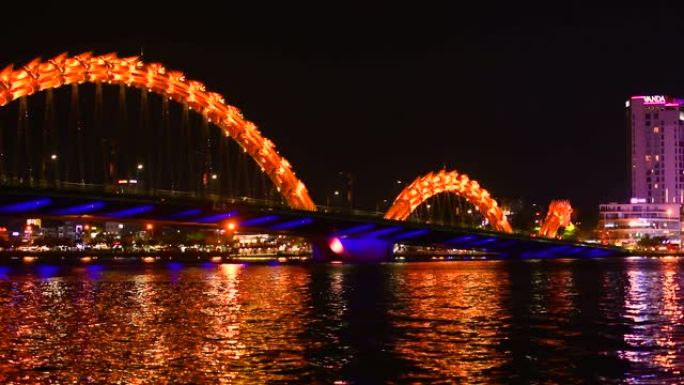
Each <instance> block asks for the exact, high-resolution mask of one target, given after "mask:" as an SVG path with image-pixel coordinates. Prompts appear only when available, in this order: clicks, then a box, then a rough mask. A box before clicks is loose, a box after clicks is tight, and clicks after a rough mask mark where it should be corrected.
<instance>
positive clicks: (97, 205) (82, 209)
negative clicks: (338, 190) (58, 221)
mask: <svg viewBox="0 0 684 385" xmlns="http://www.w3.org/2000/svg"><path fill="white" fill-rule="evenodd" d="M103 207H105V204H104V202H102V201H96V202H90V203H86V204H82V205H78V206H72V207H67V208H63V209H59V210H55V211H53V212H52V213H53V214H55V215H79V214H85V213H91V212H93V211H96V210H100V209H102V208H103Z"/></svg>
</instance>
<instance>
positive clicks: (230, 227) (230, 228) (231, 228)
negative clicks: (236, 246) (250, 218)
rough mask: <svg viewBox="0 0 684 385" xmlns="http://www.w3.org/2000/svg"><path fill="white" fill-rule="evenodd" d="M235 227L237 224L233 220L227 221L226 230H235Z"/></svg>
mask: <svg viewBox="0 0 684 385" xmlns="http://www.w3.org/2000/svg"><path fill="white" fill-rule="evenodd" d="M236 227H237V225H236V224H235V222H228V224H226V230H228V231H235V228H236Z"/></svg>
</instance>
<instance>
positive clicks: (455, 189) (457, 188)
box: [385, 170, 513, 233]
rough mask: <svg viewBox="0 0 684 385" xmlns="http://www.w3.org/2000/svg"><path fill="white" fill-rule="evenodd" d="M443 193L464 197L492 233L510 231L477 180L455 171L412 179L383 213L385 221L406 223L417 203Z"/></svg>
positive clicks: (500, 211) (493, 202) (499, 211)
mask: <svg viewBox="0 0 684 385" xmlns="http://www.w3.org/2000/svg"><path fill="white" fill-rule="evenodd" d="M443 192H449V193H454V194H457V195H460V196H462V197H464V198H465V199H466V200H467V201H468V202H470V203H471V204H472V205H474V206H475V207H477V209H478V210H479V211H480V213H482V215H483V216H484V217H485V218H486V219H487V220H488V221H489V223H490V225H491V226H492V227H493V228H494V229H495V230H498V231H503V232H506V233H511V232H513V230H512V229H511V225H510V224H509V223H508V219H507V218H506V215H505V214H504V212H503V210H501V208H500V207H499V205H498V203H496V201H495V200H494V199H492V197H491V196H490V195H489V192H488V191H487V190H485V189H483V188H481V187H480V184H479V183H477V181H474V180H470V178H468V176H467V175H463V174H459V173H458V172H456V171H446V170H441V171H439V172H437V173H434V172H431V173H429V174H427V175H424V176H420V177H418V178H416V179H415V180H414V181H413V183H411V184H410V185H409V186H407V187H406V188H405V189H404V190H403V191H402V192H401V193H400V194H399V196H397V199H395V200H394V203H393V204H392V207H390V208H389V210H387V213H386V214H385V218H386V219H394V220H402V221H403V220H406V219H407V218H408V217H409V215H411V213H412V212H413V210H415V209H416V207H418V206H419V205H420V204H421V203H423V202H425V201H426V200H428V199H430V198H431V197H432V196H434V195H437V194H440V193H443Z"/></svg>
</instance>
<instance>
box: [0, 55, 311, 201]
mask: <svg viewBox="0 0 684 385" xmlns="http://www.w3.org/2000/svg"><path fill="white" fill-rule="evenodd" d="M83 82H90V83H109V84H123V85H126V86H128V87H135V88H140V89H147V90H148V91H150V92H155V93H157V94H160V95H162V96H163V97H168V98H171V99H173V100H175V101H177V102H179V103H185V104H187V105H188V106H189V107H190V108H191V109H193V110H195V111H198V112H199V113H201V114H203V115H204V116H206V117H207V119H208V120H209V121H210V122H213V123H214V124H216V125H217V126H219V127H220V128H221V129H222V130H223V131H224V132H225V133H226V135H228V136H230V137H232V138H233V139H234V140H235V141H236V142H238V143H239V144H240V146H241V147H242V148H243V149H244V150H245V152H247V153H249V155H250V156H251V157H252V158H254V160H255V161H256V162H257V164H258V165H259V166H260V167H261V170H262V171H263V172H264V173H266V175H268V176H269V178H270V179H271V180H272V181H273V183H274V184H275V186H276V188H277V189H278V191H279V192H280V194H282V196H283V197H284V198H285V201H286V202H287V203H288V205H289V206H290V207H292V208H295V209H303V210H316V206H315V205H314V203H313V201H312V200H311V198H310V197H309V193H308V191H307V189H306V187H305V186H304V183H302V181H300V180H299V179H298V178H297V177H296V176H295V173H294V172H293V171H292V168H291V167H290V163H289V162H288V161H287V160H286V159H285V158H283V157H281V156H280V155H279V154H278V152H277V151H276V149H275V146H274V144H273V142H271V141H270V140H268V139H267V138H264V137H263V136H262V135H261V133H260V132H259V130H258V129H257V127H256V125H254V123H252V122H250V121H249V120H246V119H245V118H244V117H243V116H242V114H241V113H240V111H239V110H238V109H237V108H236V107H233V106H231V105H228V104H226V103H225V101H224V99H223V97H222V96H221V95H219V94H217V93H215V92H209V91H206V89H205V86H204V84H202V83H200V82H198V81H195V80H187V79H186V78H185V75H184V74H183V73H182V72H179V71H171V70H167V69H166V68H164V66H163V65H161V64H159V63H149V64H148V63H143V62H142V61H141V60H140V59H139V58H138V57H127V58H120V57H118V56H117V55H116V54H114V53H111V54H106V55H100V56H92V54H91V53H84V54H81V55H76V56H73V57H69V56H67V54H61V55H59V56H57V57H55V58H52V59H50V60H47V61H41V59H35V60H33V61H32V62H30V63H28V64H27V65H25V66H23V67H21V68H19V69H14V68H13V66H12V65H10V66H8V67H6V68H5V69H3V70H2V71H0V106H4V105H6V104H7V103H9V102H11V101H13V100H16V99H18V98H21V97H23V96H28V95H32V94H34V93H36V92H39V91H42V90H46V89H51V88H58V87H61V86H63V85H68V84H81V83H83Z"/></svg>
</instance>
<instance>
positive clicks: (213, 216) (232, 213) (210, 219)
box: [197, 210, 238, 223]
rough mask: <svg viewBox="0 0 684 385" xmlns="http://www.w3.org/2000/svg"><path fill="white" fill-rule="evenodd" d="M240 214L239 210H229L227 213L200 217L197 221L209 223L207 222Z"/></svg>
mask: <svg viewBox="0 0 684 385" xmlns="http://www.w3.org/2000/svg"><path fill="white" fill-rule="evenodd" d="M237 214H238V212H237V210H233V211H228V212H227V213H222V214H216V215H211V216H208V217H204V218H200V219H198V220H197V222H202V223H207V222H220V221H223V220H226V219H228V218H232V217H234V216H236V215H237Z"/></svg>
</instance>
